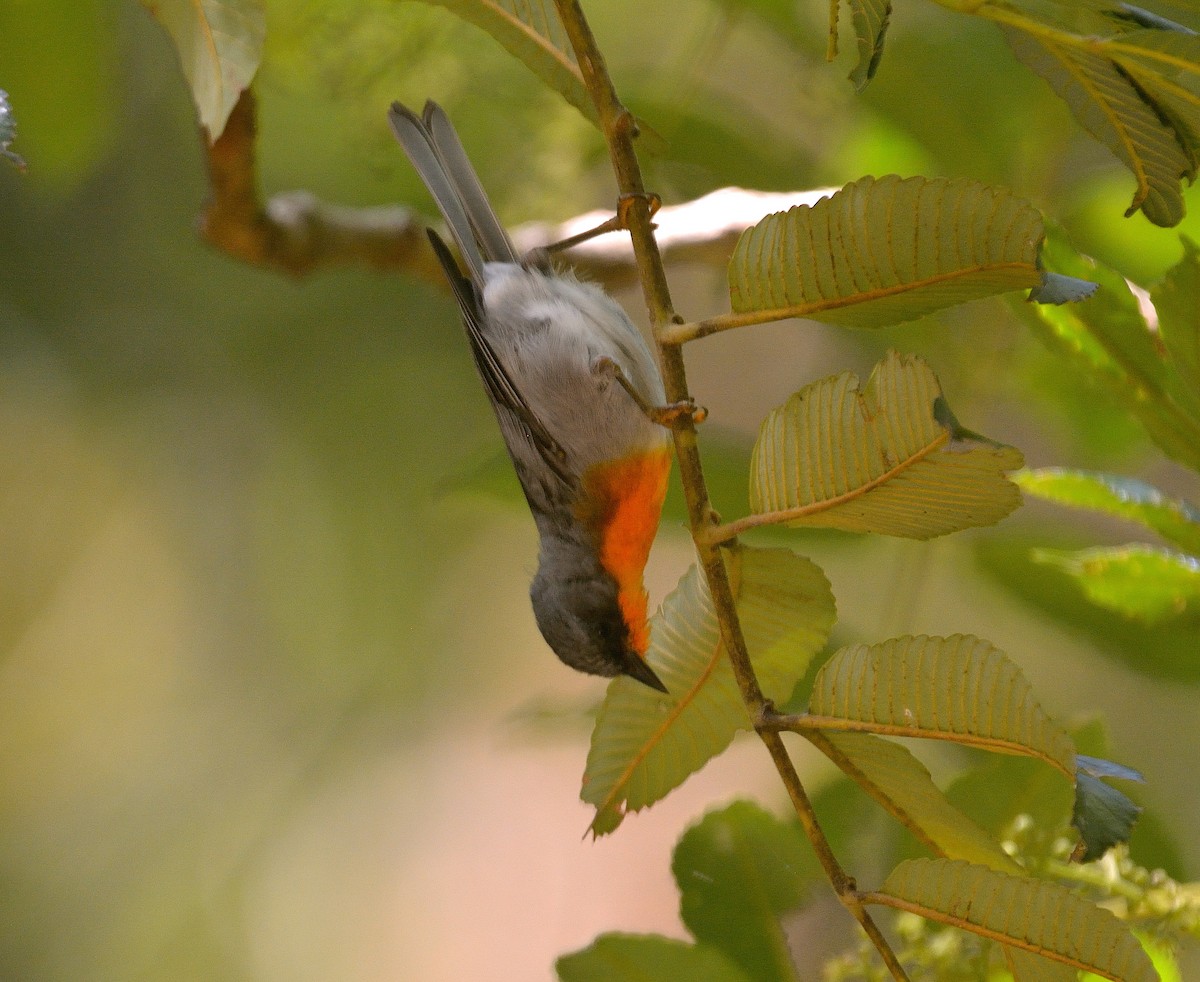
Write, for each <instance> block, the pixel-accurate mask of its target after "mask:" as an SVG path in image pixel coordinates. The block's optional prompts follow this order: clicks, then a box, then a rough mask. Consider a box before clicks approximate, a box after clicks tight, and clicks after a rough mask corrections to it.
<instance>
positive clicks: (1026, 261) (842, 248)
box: [729, 175, 1043, 327]
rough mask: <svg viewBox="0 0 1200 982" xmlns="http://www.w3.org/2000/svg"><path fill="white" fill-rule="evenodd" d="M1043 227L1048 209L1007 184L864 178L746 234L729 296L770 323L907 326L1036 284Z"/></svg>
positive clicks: (732, 264) (734, 265)
mask: <svg viewBox="0 0 1200 982" xmlns="http://www.w3.org/2000/svg"><path fill="white" fill-rule="evenodd" d="M1042 234H1043V230H1042V219H1041V216H1040V215H1039V214H1038V212H1037V210H1036V209H1035V208H1034V207H1033V206H1032V205H1030V204H1028V203H1027V202H1025V201H1022V200H1021V199H1020V198H1017V197H1016V196H1014V195H1013V194H1012V193H1010V192H1009V191H1006V190H1004V189H1001V188H989V187H987V186H985V185H983V184H979V183H977V182H975V181H968V180H945V179H942V178H932V179H931V178H923V177H913V178H908V179H907V180H905V179H901V178H899V177H896V176H894V175H892V176H889V177H882V178H879V179H878V180H876V179H875V178H871V177H864V178H862V179H860V180H858V181H855V182H854V183H852V184H848V185H847V186H846V187H844V188H842V190H840V191H838V192H836V193H835V194H833V195H831V196H830V197H828V198H823V199H822V200H820V201H818V202H817V203H816V204H815V205H812V206H811V207H810V206H808V205H799V206H797V207H795V208H792V209H790V210H788V211H786V212H778V213H776V214H774V215H768V216H767V217H766V218H764V219H763V220H762V221H761V222H759V223H758V224H757V225H754V226H753V227H752V228H749V229H747V230H746V231H745V232H743V233H742V235H741V237H740V238H739V239H738V243H737V246H736V248H735V249H734V253H733V258H732V259H731V260H730V262H729V294H730V302H731V304H732V306H733V310H734V311H736V312H742V313H746V312H755V313H756V314H761V319H762V320H780V319H783V318H785V317H807V318H811V319H813V320H820V321H828V322H830V323H834V324H844V325H846V326H849V327H882V326H884V325H888V324H899V323H902V322H904V321H909V320H914V319H915V318H917V317H922V316H924V315H926V314H929V313H932V312H933V311H935V310H940V309H942V308H944V307H950V306H953V305H955V304H960V303H966V302H967V301H968V300H976V299H979V298H980V297H986V296H991V295H993V294H997V293H1004V292H1006V291H1009V290H1019V289H1022V288H1025V287H1033V286H1036V285H1037V284H1038V283H1040V282H1041V270H1040V267H1039V263H1038V248H1039V246H1040V244H1041V241H1042ZM755 319H760V318H758V317H756V318H755Z"/></svg>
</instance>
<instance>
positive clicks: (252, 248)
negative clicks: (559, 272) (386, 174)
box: [200, 89, 442, 282]
mask: <svg viewBox="0 0 1200 982" xmlns="http://www.w3.org/2000/svg"><path fill="white" fill-rule="evenodd" d="M255 117H256V111H255V99H254V92H253V89H247V90H246V91H245V92H243V93H242V95H241V98H240V99H238V102H237V105H236V106H234V108H233V112H232V113H231V114H230V116H229V122H228V123H227V124H226V126H225V130H224V132H223V133H222V134H221V136H220V137H218V138H217V140H216V141H215V142H214V143H212V144H211V145H209V146H208V173H209V181H210V183H211V185H212V196H211V198H210V199H209V202H208V204H207V206H206V208H205V210H204V213H203V215H202V216H201V219H200V231H201V234H202V235H203V236H204V238H205V240H206V241H208V242H209V243H210V244H211V245H213V246H215V247H216V248H218V249H220V250H221V251H222V252H227V253H228V254H229V255H231V256H233V257H235V258H236V259H240V260H242V261H243V262H246V263H249V264H250V265H252V266H267V267H273V268H275V269H280V270H283V271H284V272H287V273H291V274H292V275H294V276H302V275H305V274H307V273H311V272H313V271H314V270H316V269H319V268H321V267H327V266H346V265H352V264H362V265H366V266H370V267H373V268H375V269H405V270H408V271H409V272H411V273H413V274H415V275H417V276H420V277H421V278H423V279H427V280H429V281H430V282H442V277H441V275H440V270H439V269H438V268H437V264H436V262H435V260H434V258H433V255H432V253H430V251H429V248H428V244H427V242H426V239H425V222H424V221H423V220H422V219H421V218H420V216H416V215H414V214H413V213H412V212H410V211H409V210H408V209H407V208H401V207H399V206H390V207H380V208H347V207H345V206H341V205H331V204H328V203H326V202H323V201H321V200H319V199H318V198H317V197H316V196H315V195H313V194H310V193H308V192H307V191H292V192H289V193H286V194H279V195H275V196H274V197H272V198H271V199H270V200H269V201H268V202H267V203H266V205H265V206H264V205H263V204H262V203H261V201H260V200H259V195H258V175H257V173H256V171H257V168H256V161H255V138H256V135H257V125H256V120H255Z"/></svg>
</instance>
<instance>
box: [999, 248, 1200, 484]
mask: <svg viewBox="0 0 1200 982" xmlns="http://www.w3.org/2000/svg"><path fill="white" fill-rule="evenodd" d="M1043 252H1044V253H1045V255H1046V256H1047V258H1048V261H1050V262H1052V263H1053V264H1054V265H1055V266H1056V267H1057V268H1059V269H1064V270H1065V271H1066V272H1067V273H1069V274H1072V275H1076V276H1081V277H1084V278H1087V279H1092V280H1097V281H1098V282H1099V283H1100V290H1099V291H1098V292H1097V293H1096V295H1095V296H1094V297H1093V298H1092V299H1090V300H1088V301H1087V302H1086V303H1082V304H1075V305H1072V306H1069V307H1052V306H1044V305H1037V306H1035V305H1033V304H1023V305H1021V309H1020V312H1021V313H1022V314H1023V315H1024V316H1025V319H1026V321H1027V322H1028V323H1029V326H1030V327H1031V328H1032V329H1033V330H1034V331H1035V332H1036V333H1037V334H1038V335H1039V336H1040V338H1041V339H1042V341H1043V342H1045V343H1046V345H1047V346H1048V347H1050V348H1051V350H1053V351H1055V352H1056V353H1058V354H1059V355H1061V356H1062V357H1063V358H1064V359H1065V360H1066V361H1067V362H1068V363H1070V364H1071V365H1072V366H1073V367H1074V368H1075V369H1076V370H1077V371H1079V372H1080V373H1081V374H1082V375H1083V376H1084V377H1085V378H1087V379H1088V380H1089V381H1092V382H1094V383H1096V384H1098V385H1102V386H1103V387H1104V388H1105V389H1106V390H1107V391H1108V393H1109V394H1110V395H1111V396H1112V397H1113V398H1114V399H1115V400H1116V401H1117V402H1118V403H1120V404H1122V405H1123V406H1125V408H1127V409H1128V410H1129V411H1130V412H1131V413H1133V414H1134V415H1135V416H1136V417H1137V418H1138V419H1139V420H1140V421H1141V423H1142V425H1143V426H1145V427H1146V430H1147V432H1148V433H1149V434H1150V436H1151V438H1152V439H1153V440H1154V441H1155V442H1156V443H1157V444H1158V445H1159V446H1160V447H1161V448H1162V449H1163V450H1164V451H1165V452H1166V453H1167V454H1169V455H1170V456H1172V457H1174V458H1175V459H1176V460H1178V461H1179V462H1180V463H1183V464H1186V465H1187V466H1189V467H1191V468H1193V469H1195V470H1200V417H1198V416H1197V413H1196V412H1195V411H1194V410H1193V409H1192V408H1191V402H1181V401H1180V400H1179V399H1177V398H1176V397H1175V395H1174V394H1175V393H1177V392H1180V391H1183V390H1184V383H1182V382H1181V381H1180V380H1179V369H1178V368H1177V367H1176V365H1175V364H1174V362H1173V361H1172V362H1167V361H1165V360H1164V357H1163V353H1162V348H1161V346H1160V344H1159V342H1158V340H1157V339H1156V338H1155V337H1154V335H1153V334H1152V333H1151V331H1150V328H1149V326H1148V325H1147V323H1146V319H1145V317H1143V315H1142V312H1141V310H1140V308H1139V305H1138V301H1137V298H1136V297H1135V296H1134V294H1133V292H1132V291H1131V290H1130V288H1129V284H1128V283H1126V282H1125V279H1124V278H1123V277H1122V276H1121V275H1120V274H1119V273H1117V272H1116V271H1115V270H1112V269H1109V268H1108V267H1106V266H1103V265H1102V264H1099V263H1096V262H1095V261H1093V260H1088V259H1084V258H1082V257H1080V256H1079V255H1077V254H1076V253H1075V252H1074V250H1072V249H1071V248H1070V247H1069V246H1068V245H1067V244H1066V243H1065V242H1064V241H1063V240H1062V239H1060V238H1059V237H1058V236H1056V235H1051V236H1050V237H1049V238H1048V239H1047V241H1046V245H1045V248H1044V250H1043ZM1186 295H1187V294H1186V290H1185V292H1184V294H1183V297H1186ZM1181 299H1182V297H1181ZM1183 316H1184V317H1186V316H1187V314H1186V313H1183ZM1181 333H1185V332H1181ZM1196 405H1197V406H1198V407H1200V403H1197V404H1196Z"/></svg>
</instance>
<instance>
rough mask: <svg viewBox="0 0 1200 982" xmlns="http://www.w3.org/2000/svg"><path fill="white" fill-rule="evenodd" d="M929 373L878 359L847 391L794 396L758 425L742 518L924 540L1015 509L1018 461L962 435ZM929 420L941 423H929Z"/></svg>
mask: <svg viewBox="0 0 1200 982" xmlns="http://www.w3.org/2000/svg"><path fill="white" fill-rule="evenodd" d="M943 402H944V398H943V396H942V392H941V387H940V386H939V385H938V380H937V377H936V376H935V375H934V374H933V371H932V370H931V369H930V368H929V366H928V365H926V364H925V363H924V362H923V361H921V360H920V359H919V358H915V357H911V356H909V357H902V356H900V355H897V354H896V353H895V352H890V353H889V354H888V356H887V358H885V359H884V361H882V362H881V363H880V364H879V365H878V366H877V367H876V369H875V371H874V372H873V373H872V374H871V378H870V379H869V380H868V381H867V385H866V387H865V388H864V389H862V390H861V391H860V390H859V383H858V379H857V378H856V377H855V376H854V375H853V374H851V373H849V372H843V373H842V374H841V375H837V376H834V377H832V378H828V379H824V380H822V381H820V382H814V383H812V384H811V385H807V386H805V387H804V388H803V389H801V390H800V391H799V392H798V393H796V394H795V395H794V396H792V397H791V399H789V400H788V401H787V403H785V404H784V405H783V406H781V407H780V408H778V409H775V410H773V411H772V412H771V414H770V415H769V416H768V417H767V418H766V420H765V421H764V422H763V424H762V427H761V429H760V431H759V436H758V441H757V443H756V444H755V447H754V454H753V456H752V458H751V465H750V467H751V470H750V476H751V482H750V507H751V510H752V511H754V512H755V513H756V514H757V515H758V516H765V517H764V521H769V522H786V523H788V524H789V525H792V526H810V527H822V528H838V529H843V530H845V531H850V532H877V533H881V534H884V535H897V536H903V537H905V538H913V539H929V538H933V537H934V536H938V535H945V534H946V533H948V532H956V531H959V530H960V529H964V528H971V527H974V526H979V525H991V524H993V523H994V522H997V521H999V520H1000V519H1001V518H1003V517H1004V516H1005V515H1007V514H1008V513H1009V512H1011V511H1012V510H1013V509H1014V508H1016V507H1017V505H1018V504H1020V500H1021V499H1020V492H1019V491H1018V490H1017V487H1016V485H1014V484H1013V483H1012V482H1011V481H1009V480H1007V479H1006V478H1005V476H1004V475H1005V472H1007V471H1010V470H1013V469H1015V468H1017V467H1020V466H1021V462H1022V458H1021V454H1020V452H1019V451H1017V450H1015V449H1013V448H1011V447H1004V446H1001V445H999V444H994V443H991V442H990V441H987V442H984V441H982V440H981V439H980V438H975V439H963V440H961V441H956V440H955V439H954V438H955V437H959V436H962V437H965V436H966V435H967V434H965V433H964V432H962V431H961V430H959V431H958V432H955V429H956V426H955V425H954V424H952V422H951V421H952V417H951V416H949V415H948V414H947V413H946V412H945V410H940V409H939V406H940V404H941V403H943ZM939 415H941V416H942V417H943V418H942V419H939V418H938V416H939Z"/></svg>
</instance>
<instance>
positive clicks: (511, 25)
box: [426, 0, 600, 126]
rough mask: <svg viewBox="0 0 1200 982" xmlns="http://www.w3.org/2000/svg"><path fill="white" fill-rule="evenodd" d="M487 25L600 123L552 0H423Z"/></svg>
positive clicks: (539, 74) (516, 55)
mask: <svg viewBox="0 0 1200 982" xmlns="http://www.w3.org/2000/svg"><path fill="white" fill-rule="evenodd" d="M426 2H427V3H432V4H434V5H436V6H439V7H445V8H446V9H447V10H449V11H451V12H452V13H454V14H455V15H456V16H458V17H461V18H462V19H463V20H465V21H467V22H468V23H469V24H474V25H475V26H476V27H478V28H480V29H481V30H483V31H486V32H487V33H488V34H490V35H491V36H492V37H493V38H495V39H496V41H498V42H499V43H500V45H501V46H502V47H503V48H504V49H505V50H506V51H507V52H508V53H509V54H511V55H512V56H513V57H514V58H516V59H517V60H518V61H520V62H521V63H522V64H524V65H525V67H526V68H528V69H529V70H530V71H531V72H533V73H534V74H535V75H536V76H537V77H538V78H540V79H541V80H542V81H543V82H545V83H546V84H547V85H548V86H549V87H550V88H551V89H553V90H554V91H555V92H557V93H558V94H559V95H561V96H562V97H563V98H564V99H566V100H567V102H569V103H570V104H571V105H572V106H574V107H575V108H576V109H578V110H579V111H580V112H581V113H583V115H584V116H585V117H587V118H588V119H589V120H591V121H592V122H593V123H595V124H596V125H597V126H599V125H600V118H599V116H597V115H596V107H595V105H593V103H592V99H591V96H589V95H588V91H587V87H586V86H585V85H584V82H583V75H582V73H581V72H580V71H579V65H578V63H577V62H576V61H575V53H574V51H573V50H572V48H571V44H570V41H569V40H568V39H567V35H566V31H565V30H564V29H563V26H562V21H561V20H560V19H559V16H558V11H557V10H555V8H554V4H553V2H552V0H426Z"/></svg>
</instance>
